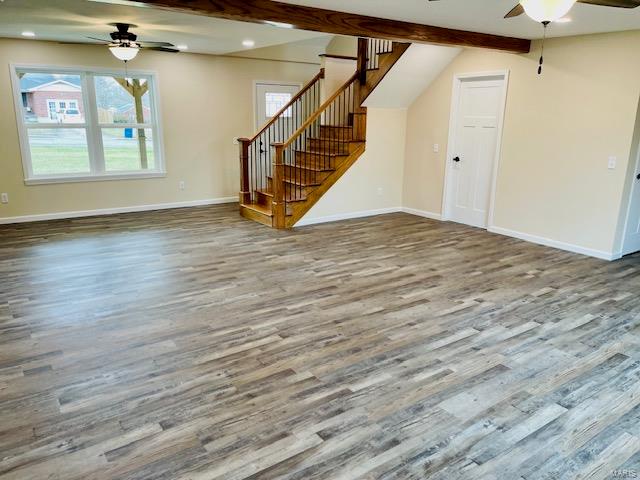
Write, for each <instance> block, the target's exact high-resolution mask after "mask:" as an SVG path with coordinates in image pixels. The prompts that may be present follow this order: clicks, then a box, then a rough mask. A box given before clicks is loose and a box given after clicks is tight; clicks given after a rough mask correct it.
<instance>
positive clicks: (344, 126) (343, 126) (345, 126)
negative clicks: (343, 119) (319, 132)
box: [320, 124, 353, 128]
mask: <svg viewBox="0 0 640 480" xmlns="http://www.w3.org/2000/svg"><path fill="white" fill-rule="evenodd" d="M320 126H321V127H326V128H353V125H324V124H323V125H320Z"/></svg>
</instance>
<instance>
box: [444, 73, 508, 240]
mask: <svg viewBox="0 0 640 480" xmlns="http://www.w3.org/2000/svg"><path fill="white" fill-rule="evenodd" d="M459 82H460V83H459V85H458V86H459V88H458V95H457V98H454V105H453V106H452V115H454V121H453V122H452V128H453V130H454V131H453V139H452V144H451V147H450V148H449V158H448V160H447V161H448V162H450V165H449V166H448V175H447V187H446V188H447V192H446V204H445V209H446V211H445V218H447V219H448V220H452V221H454V222H459V223H464V224H467V225H472V226H475V227H482V228H486V227H487V223H488V212H489V204H490V202H491V194H492V189H493V171H494V163H495V161H496V156H497V152H498V139H499V136H500V132H499V129H500V128H501V124H502V122H501V116H502V111H503V110H504V89H505V84H506V80H505V78H504V77H501V78H499V79H496V77H489V78H486V79H478V78H475V79H468V80H467V79H460V80H459Z"/></svg>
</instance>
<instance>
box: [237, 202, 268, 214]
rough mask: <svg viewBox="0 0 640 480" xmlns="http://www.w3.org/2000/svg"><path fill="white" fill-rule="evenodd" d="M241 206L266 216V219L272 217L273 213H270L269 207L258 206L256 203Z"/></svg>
mask: <svg viewBox="0 0 640 480" xmlns="http://www.w3.org/2000/svg"><path fill="white" fill-rule="evenodd" d="M241 205H242V206H243V207H245V208H248V209H250V210H254V211H256V212H258V213H261V214H263V215H267V216H268V217H272V216H273V212H272V211H271V205H260V204H258V203H243V204H241Z"/></svg>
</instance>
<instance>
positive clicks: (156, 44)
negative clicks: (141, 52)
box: [136, 41, 174, 47]
mask: <svg viewBox="0 0 640 480" xmlns="http://www.w3.org/2000/svg"><path fill="white" fill-rule="evenodd" d="M136 43H139V44H140V45H142V46H143V47H147V46H149V47H173V46H174V45H173V43H169V42H147V41H142V42H139V41H136Z"/></svg>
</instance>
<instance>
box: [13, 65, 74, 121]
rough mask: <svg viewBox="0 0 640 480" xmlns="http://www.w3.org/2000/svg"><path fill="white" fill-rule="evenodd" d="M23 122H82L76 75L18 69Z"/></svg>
mask: <svg viewBox="0 0 640 480" xmlns="http://www.w3.org/2000/svg"><path fill="white" fill-rule="evenodd" d="M18 77H19V78H20V95H21V97H22V108H23V111H24V118H25V121H26V122H27V123H84V105H83V103H82V81H81V78H80V75H66V74H58V73H24V72H18Z"/></svg>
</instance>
